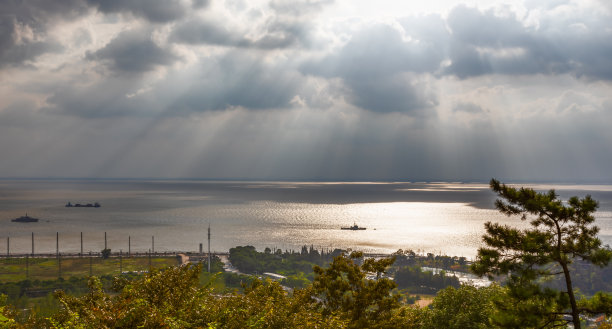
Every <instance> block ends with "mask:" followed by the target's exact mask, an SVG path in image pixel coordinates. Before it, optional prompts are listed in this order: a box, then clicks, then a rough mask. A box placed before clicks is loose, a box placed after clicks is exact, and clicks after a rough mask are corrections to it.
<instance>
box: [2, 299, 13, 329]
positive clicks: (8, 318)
mask: <svg viewBox="0 0 612 329" xmlns="http://www.w3.org/2000/svg"><path fill="white" fill-rule="evenodd" d="M6 299H7V297H6V295H2V294H0V329H8V328H11V327H13V326H14V325H15V320H13V319H12V314H10V312H9V310H8V308H7V307H6Z"/></svg>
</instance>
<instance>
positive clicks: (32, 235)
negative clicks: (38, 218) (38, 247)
mask: <svg viewBox="0 0 612 329" xmlns="http://www.w3.org/2000/svg"><path fill="white" fill-rule="evenodd" d="M32 257H34V232H32Z"/></svg>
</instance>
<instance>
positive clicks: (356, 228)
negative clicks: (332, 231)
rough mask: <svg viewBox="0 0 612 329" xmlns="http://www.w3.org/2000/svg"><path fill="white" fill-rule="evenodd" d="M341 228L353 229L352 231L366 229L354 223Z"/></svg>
mask: <svg viewBox="0 0 612 329" xmlns="http://www.w3.org/2000/svg"><path fill="white" fill-rule="evenodd" d="M340 229H341V230H351V231H361V230H365V229H366V228H365V227H359V226H357V224H355V223H353V226H349V227H341V228H340Z"/></svg>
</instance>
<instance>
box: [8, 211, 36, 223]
mask: <svg viewBox="0 0 612 329" xmlns="http://www.w3.org/2000/svg"><path fill="white" fill-rule="evenodd" d="M11 222H17V223H35V222H38V218H34V217H30V216H28V213H26V214H25V216H21V217H19V218H15V219H11Z"/></svg>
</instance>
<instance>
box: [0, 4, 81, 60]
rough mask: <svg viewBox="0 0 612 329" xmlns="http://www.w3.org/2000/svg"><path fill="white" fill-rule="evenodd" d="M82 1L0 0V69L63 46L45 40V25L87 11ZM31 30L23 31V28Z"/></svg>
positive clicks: (32, 58)
mask: <svg viewBox="0 0 612 329" xmlns="http://www.w3.org/2000/svg"><path fill="white" fill-rule="evenodd" d="M87 9H88V8H87V6H86V5H85V4H84V3H83V2H82V1H81V0H66V1H53V0H32V1H16V0H7V1H1V2H0V68H2V67H3V66H6V65H20V64H22V63H26V62H28V61H32V60H34V59H36V58H37V57H38V56H40V55H42V54H45V53H47V52H56V51H59V50H61V49H62V46H61V45H60V44H59V43H58V42H57V41H55V40H45V38H46V37H47V28H48V26H50V25H52V24H53V23H55V22H57V21H60V20H69V19H73V18H75V17H78V16H80V15H83V14H84V13H86V12H87ZM26 30H27V31H31V35H30V34H29V33H25V32H24V31H26Z"/></svg>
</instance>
